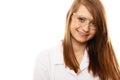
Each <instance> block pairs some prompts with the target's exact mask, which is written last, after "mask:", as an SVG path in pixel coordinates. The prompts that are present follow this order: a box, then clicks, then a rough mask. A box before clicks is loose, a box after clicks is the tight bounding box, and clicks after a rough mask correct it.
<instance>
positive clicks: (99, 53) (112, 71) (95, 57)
mask: <svg viewBox="0 0 120 80" xmlns="http://www.w3.org/2000/svg"><path fill="white" fill-rule="evenodd" d="M80 5H84V6H85V7H86V8H87V9H88V11H89V12H90V13H91V14H92V16H93V18H94V21H95V23H96V28H97V32H96V35H95V36H94V37H93V38H92V39H91V40H89V41H88V42H87V52H88V55H89V67H88V70H89V72H90V71H91V72H92V73H93V75H94V76H99V77H100V79H101V80H108V79H110V80H119V79H120V67H119V64H118V62H117V59H116V56H115V52H114V49H113V47H112V43H111V41H110V38H109V34H108V29H107V21H106V15H105V10H104V7H103V5H102V3H101V1H100V0H74V2H73V4H72V6H71V8H70V9H69V11H68V13H67V16H66V29H65V35H64V40H63V55H64V62H65V65H66V66H67V67H69V68H70V69H72V70H74V71H75V72H76V73H77V72H78V69H79V63H78V61H77V59H76V57H75V54H74V51H73V47H72V41H71V34H70V23H71V16H72V14H73V13H74V12H76V11H77V10H78V8H79V6H80Z"/></svg>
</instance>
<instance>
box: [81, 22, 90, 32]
mask: <svg viewBox="0 0 120 80" xmlns="http://www.w3.org/2000/svg"><path fill="white" fill-rule="evenodd" d="M82 28H83V30H84V31H85V32H88V31H89V23H88V22H87V23H85V24H84V25H82Z"/></svg>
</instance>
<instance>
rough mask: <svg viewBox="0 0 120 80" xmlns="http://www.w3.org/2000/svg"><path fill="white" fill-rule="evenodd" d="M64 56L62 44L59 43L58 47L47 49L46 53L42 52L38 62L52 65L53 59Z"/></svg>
mask: <svg viewBox="0 0 120 80" xmlns="http://www.w3.org/2000/svg"><path fill="white" fill-rule="evenodd" d="M60 54H62V44H61V43H59V44H57V45H56V46H54V47H52V48H49V49H46V50H44V51H41V52H40V53H39V54H38V56H37V62H40V63H43V62H44V63H46V64H48V63H50V61H52V60H53V59H55V57H56V56H59V55H60Z"/></svg>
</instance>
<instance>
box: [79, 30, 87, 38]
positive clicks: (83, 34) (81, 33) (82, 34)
mask: <svg viewBox="0 0 120 80" xmlns="http://www.w3.org/2000/svg"><path fill="white" fill-rule="evenodd" d="M77 32H78V33H79V34H80V35H81V36H85V37H86V36H88V34H86V33H83V32H81V31H79V30H77Z"/></svg>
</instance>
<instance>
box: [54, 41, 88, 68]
mask: <svg viewBox="0 0 120 80" xmlns="http://www.w3.org/2000/svg"><path fill="white" fill-rule="evenodd" d="M53 56H54V57H53V59H54V60H53V64H55V65H64V58H63V46H62V42H61V43H60V44H59V45H58V46H57V47H56V50H55V54H54V55H53ZM88 65H89V58H88V53H87V50H85V53H84V56H83V59H82V61H81V63H80V69H81V70H84V69H86V68H87V67H88Z"/></svg>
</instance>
